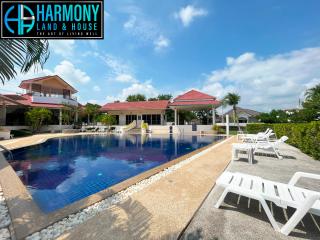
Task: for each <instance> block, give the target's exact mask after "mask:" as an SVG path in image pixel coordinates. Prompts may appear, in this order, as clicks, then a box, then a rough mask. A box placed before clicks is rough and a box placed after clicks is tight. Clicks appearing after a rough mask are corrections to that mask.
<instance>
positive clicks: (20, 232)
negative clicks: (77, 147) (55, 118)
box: [0, 133, 235, 239]
mask: <svg viewBox="0 0 320 240" xmlns="http://www.w3.org/2000/svg"><path fill="white" fill-rule="evenodd" d="M86 134H87V133H83V135H86ZM92 134H96V133H92ZM74 135H82V134H39V135H34V136H31V137H26V138H20V139H13V140H6V141H1V142H0V144H3V145H4V146H6V147H7V148H9V149H14V148H19V147H23V146H28V145H33V144H39V143H41V142H44V141H46V140H47V139H49V138H52V137H60V136H74ZM234 141H235V139H234V138H229V139H227V140H225V141H224V142H222V143H219V144H216V146H213V147H212V148H210V151H208V152H206V153H205V154H204V155H202V156H199V157H198V158H196V159H194V160H193V161H192V162H190V163H188V164H186V165H184V166H182V167H181V168H179V169H177V170H175V171H174V173H171V174H169V175H167V176H165V177H163V178H161V180H159V181H157V182H155V183H152V184H151V185H149V186H147V187H146V188H144V189H142V190H141V191H139V192H137V193H134V194H133V195H132V196H131V197H130V198H128V199H127V200H126V201H124V202H121V203H119V204H115V205H113V206H112V207H110V208H108V209H107V210H105V211H103V212H100V213H99V214H98V215H96V216H95V217H93V218H91V219H89V220H87V221H86V222H84V223H82V224H79V225H77V226H75V227H74V228H73V229H71V230H69V232H65V233H64V234H63V235H62V236H61V237H60V238H61V239H109V238H110V236H112V239H132V236H134V238H135V239H143V238H148V239H149V238H158V237H159V236H163V237H165V238H177V237H178V235H179V234H180V232H181V231H182V230H183V228H184V227H185V226H186V225H187V224H188V221H189V220H190V219H191V217H192V216H193V214H194V213H195V212H196V210H197V209H198V207H199V206H200V205H201V203H202V201H203V200H204V199H205V197H206V195H207V193H208V192H209V191H210V189H211V188H212V187H213V185H214V182H215V179H216V178H217V177H218V176H219V175H220V174H221V173H222V172H223V170H224V169H225V168H226V166H227V165H228V163H229V161H230V159H231V151H230V149H231V143H232V142H234ZM197 151H198V150H196V152H197ZM198 152H199V151H198ZM193 154H195V153H193ZM182 160H183V158H182V159H178V160H177V161H176V160H173V161H172V162H170V165H173V164H175V163H178V162H179V161H182ZM168 166H169V165H168ZM168 166H167V167H168ZM161 170H162V169H155V170H154V171H153V172H149V173H147V175H141V176H139V177H138V178H137V179H134V180H132V179H129V181H128V182H126V183H125V185H123V184H121V186H117V187H116V188H115V189H112V191H111V192H117V191H119V190H121V189H123V188H124V187H126V186H130V185H132V184H134V183H135V182H137V181H139V180H140V181H141V180H142V179H144V178H146V177H148V176H151V175H152V174H156V173H157V172H159V171H161ZM14 175H15V173H14V171H13V170H12V168H11V167H10V166H8V164H7V165H6V166H4V165H1V170H0V181H1V184H2V185H4V186H3V189H4V194H5V196H6V199H7V203H8V206H9V211H10V214H11V217H12V220H13V225H14V227H15V228H14V230H15V234H16V237H17V239H21V238H24V237H25V236H27V235H29V234H30V233H32V232H34V231H36V230H39V229H41V228H40V225H42V224H43V222H45V221H50V222H54V221H57V220H58V219H61V218H63V217H65V215H66V213H68V212H70V213H71V212H72V211H73V212H74V210H75V209H82V208H83V207H85V206H84V205H83V204H81V203H80V204H79V203H78V202H76V203H75V204H76V205H74V206H72V205H73V204H72V205H71V207H67V208H66V209H62V211H61V214H62V215H60V214H59V213H55V214H54V215H51V216H49V215H48V216H46V215H44V214H41V212H39V209H37V207H36V206H35V203H34V202H33V201H32V200H31V199H30V198H31V197H30V196H29V194H28V193H27V192H26V189H25V188H24V186H23V184H22V183H21V181H20V180H19V178H18V177H17V176H15V179H14V180H13V181H12V178H14ZM6 179H7V180H6ZM8 179H10V181H9V180H8ZM19 182H20V183H19ZM16 185H17V186H18V187H16ZM6 189H9V190H10V191H7V192H6ZM19 192H23V194H24V195H23V198H25V199H21V198H20V197H17V194H18V193H19ZM19 194H20V193H19ZM96 195H97V197H98V198H100V199H103V197H106V196H107V195H108V194H106V195H105V196H101V193H99V194H96ZM109 195H110V193H109ZM14 196H15V197H14ZM19 196H21V195H19ZM92 198H93V200H94V201H91V200H90V199H89V201H88V199H87V200H86V201H85V205H89V204H92V203H94V202H96V201H97V200H98V198H97V199H95V198H94V196H93V197H92ZM8 200H9V201H8ZM21 200H22V204H21V202H20V201H21ZM16 201H19V203H18V202H16ZM80 202H81V201H80ZM24 204H27V205H28V207H27V206H26V205H24ZM30 204H31V205H30ZM30 206H31V208H30ZM72 208H73V209H72ZM26 209H27V210H26ZM69 210H70V211H69ZM26 211H27V212H26ZM57 212H59V211H57ZM12 213H14V214H13V215H14V216H13V215H12ZM177 216H179V217H177ZM45 225H48V224H43V226H44V227H45Z"/></svg>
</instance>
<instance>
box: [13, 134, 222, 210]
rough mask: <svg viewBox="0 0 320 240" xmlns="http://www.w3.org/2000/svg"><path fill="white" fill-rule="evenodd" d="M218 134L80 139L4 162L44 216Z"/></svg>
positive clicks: (23, 151)
mask: <svg viewBox="0 0 320 240" xmlns="http://www.w3.org/2000/svg"><path fill="white" fill-rule="evenodd" d="M221 138H222V137H220V136H191V135H185V136H177V137H174V136H152V137H151V136H142V135H122V136H120V135H89V136H88V135H86V136H74V137H63V138H54V139H50V140H48V141H46V142H45V143H42V144H39V145H34V146H29V147H24V148H20V149H16V150H13V151H12V154H13V159H14V160H13V161H10V162H9V163H10V164H11V166H12V167H13V168H14V170H15V171H16V173H17V175H18V176H19V177H20V179H21V181H22V182H23V183H24V185H25V186H26V187H27V189H28V191H29V192H30V194H31V195H32V198H33V199H34V201H35V202H36V203H37V204H38V206H39V207H40V208H41V210H42V211H43V212H45V213H48V212H52V211H55V210H58V209H60V208H62V207H64V206H66V205H68V204H71V203H73V202H75V201H77V200H80V199H82V198H85V197H87V196H89V195H91V194H94V193H97V192H99V191H101V190H103V189H106V188H108V187H110V186H112V185H115V184H117V183H119V182H122V181H124V180H126V179H128V178H131V177H133V176H136V175H138V174H139V173H142V172H145V171H147V170H149V169H152V168H154V167H157V166H159V165H161V164H164V163H166V162H169V161H171V160H173V159H175V158H178V157H180V156H182V155H185V154H187V153H190V152H192V151H194V150H196V149H198V148H201V147H204V146H207V145H208V144H211V143H212V142H215V141H218V140H220V139H221Z"/></svg>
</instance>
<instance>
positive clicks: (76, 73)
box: [54, 60, 91, 84]
mask: <svg viewBox="0 0 320 240" xmlns="http://www.w3.org/2000/svg"><path fill="white" fill-rule="evenodd" d="M54 74H57V75H59V76H60V77H62V78H63V79H64V80H65V81H67V82H69V83H71V84H72V83H74V84H75V83H82V84H83V83H87V82H89V81H90V80H91V78H90V77H89V76H88V75H87V73H86V72H84V71H82V70H81V69H79V68H77V67H76V66H75V65H73V63H71V62H70V61H67V60H64V61H62V62H60V63H59V64H58V65H57V66H56V67H55V68H54Z"/></svg>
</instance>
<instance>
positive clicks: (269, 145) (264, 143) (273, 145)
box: [253, 136, 289, 159]
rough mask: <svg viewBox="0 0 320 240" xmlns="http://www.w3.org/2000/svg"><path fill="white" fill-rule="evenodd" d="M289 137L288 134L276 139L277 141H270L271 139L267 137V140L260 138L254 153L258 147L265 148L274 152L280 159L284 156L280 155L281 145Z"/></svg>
mask: <svg viewBox="0 0 320 240" xmlns="http://www.w3.org/2000/svg"><path fill="white" fill-rule="evenodd" d="M288 139H289V138H288V137H287V136H282V137H281V138H280V139H278V140H276V141H275V142H271V141H269V139H267V140H258V141H257V142H256V143H255V150H254V152H253V153H256V151H257V150H258V149H263V150H266V151H272V152H274V153H275V154H276V155H277V157H278V158H279V159H282V158H283V157H282V156H281V155H280V152H279V145H280V144H282V143H284V142H285V141H287V140H288Z"/></svg>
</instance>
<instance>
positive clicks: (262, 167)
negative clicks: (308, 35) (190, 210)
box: [181, 144, 320, 240]
mask: <svg viewBox="0 0 320 240" xmlns="http://www.w3.org/2000/svg"><path fill="white" fill-rule="evenodd" d="M281 153H282V154H283V155H284V156H285V157H284V159H283V160H278V159H277V158H274V157H270V156H269V157H268V156H265V155H264V154H261V155H262V156H255V162H254V164H253V165H249V164H248V162H247V161H246V159H245V158H244V157H245V155H242V157H243V158H242V159H240V160H239V161H234V162H232V163H231V164H230V165H229V167H228V171H231V172H243V173H247V174H252V175H258V176H261V177H263V178H266V179H270V180H274V181H280V182H283V183H288V181H289V179H290V178H291V176H292V175H293V174H294V173H295V172H297V171H303V172H310V173H316V174H320V161H316V160H313V159H312V158H310V157H309V156H307V155H305V154H303V153H301V152H300V151H299V150H298V149H296V148H294V147H292V146H289V145H286V144H284V145H282V146H281ZM298 185H299V186H301V187H305V188H308V189H313V190H316V191H319V189H320V181H316V180H310V179H301V181H299V183H298ZM222 191H223V189H221V188H220V187H217V186H216V187H214V189H213V190H212V191H211V192H210V194H209V195H208V197H207V199H206V200H205V202H204V203H203V205H202V206H201V208H200V209H199V211H198V212H197V213H196V215H195V216H194V218H193V219H192V221H191V223H190V225H189V226H188V227H187V229H186V231H185V232H184V234H183V236H182V237H181V239H188V240H189V239H221V240H223V239H246V240H250V239H252V240H253V239H267V240H268V239H270V240H273V239H283V240H285V239H320V232H319V230H318V229H317V227H316V225H315V224H314V222H313V220H312V218H311V217H310V215H309V214H308V215H307V216H306V217H305V218H304V219H303V224H302V223H300V224H299V225H298V226H297V228H296V229H295V230H294V231H293V232H292V233H291V234H290V235H289V236H288V237H287V236H284V235H282V234H280V233H278V232H275V231H274V230H273V228H272V226H271V225H270V223H269V221H268V219H267V217H266V215H265V214H264V212H263V210H262V212H259V205H258V202H257V201H255V200H251V201H250V207H249V208H248V199H247V198H245V197H241V198H240V201H239V204H238V199H239V198H238V195H235V194H228V195H227V198H226V199H225V202H224V203H223V205H222V207H221V208H220V209H215V208H214V204H215V203H216V202H217V200H218V198H219V197H220V194H221V193H222ZM272 206H273V211H274V214H275V218H276V220H277V221H278V223H280V224H283V223H285V221H286V219H285V212H284V211H283V209H281V208H279V207H277V206H275V205H274V204H272ZM293 211H294V210H293V209H289V210H288V215H289V217H290V216H291V214H292V213H293ZM315 219H316V222H317V223H318V225H320V218H319V217H317V216H315Z"/></svg>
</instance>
